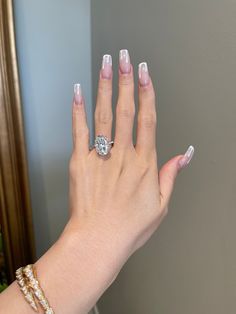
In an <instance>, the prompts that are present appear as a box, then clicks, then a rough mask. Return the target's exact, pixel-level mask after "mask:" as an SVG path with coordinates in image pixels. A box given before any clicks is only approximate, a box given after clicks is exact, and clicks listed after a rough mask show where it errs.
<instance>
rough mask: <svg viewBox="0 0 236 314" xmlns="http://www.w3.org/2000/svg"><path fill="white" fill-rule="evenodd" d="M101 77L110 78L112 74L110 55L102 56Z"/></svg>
mask: <svg viewBox="0 0 236 314" xmlns="http://www.w3.org/2000/svg"><path fill="white" fill-rule="evenodd" d="M101 75H102V78H105V79H110V78H111V76H112V57H111V55H104V56H103V58H102V71H101Z"/></svg>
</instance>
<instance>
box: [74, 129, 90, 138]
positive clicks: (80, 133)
mask: <svg viewBox="0 0 236 314" xmlns="http://www.w3.org/2000/svg"><path fill="white" fill-rule="evenodd" d="M73 135H74V137H75V138H87V137H88V136H89V129H88V127H75V128H74V129H73Z"/></svg>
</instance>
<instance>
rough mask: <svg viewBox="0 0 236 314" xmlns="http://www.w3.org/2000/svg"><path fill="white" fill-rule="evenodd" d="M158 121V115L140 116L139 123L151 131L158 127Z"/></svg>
mask: <svg viewBox="0 0 236 314" xmlns="http://www.w3.org/2000/svg"><path fill="white" fill-rule="evenodd" d="M156 120H157V119H156V115H154V114H149V115H140V116H139V118H138V123H140V124H141V125H142V126H143V127H145V128H147V129H151V128H154V127H155V126H156V123H157V121H156Z"/></svg>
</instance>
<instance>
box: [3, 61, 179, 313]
mask: <svg viewBox="0 0 236 314" xmlns="http://www.w3.org/2000/svg"><path fill="white" fill-rule="evenodd" d="M133 72H134V71H133V67H132V65H131V68H130V72H129V73H122V72H121V70H119V96H118V101H117V106H116V121H115V125H116V129H115V138H114V145H113V147H112V149H111V155H110V157H109V158H101V157H99V156H98V155H97V153H96V151H95V149H92V150H90V149H89V128H88V125H87V119H86V111H85V102H84V99H83V98H82V102H81V103H80V104H77V103H76V101H75V98H74V101H73V105H72V125H73V131H72V133H73V152H72V156H71V159H70V163H69V174H70V192H69V198H70V208H69V211H70V219H69V221H68V223H67V224H66V226H65V228H64V230H63V232H62V234H61V236H60V237H59V239H58V240H57V241H56V242H55V243H54V244H53V246H52V247H51V248H50V249H49V250H48V251H47V252H46V253H45V254H44V255H43V256H42V257H41V258H40V259H39V260H38V261H37V262H36V263H35V267H36V270H37V275H38V278H39V282H40V284H41V287H42V289H43V290H44V293H45V295H46V297H47V299H48V300H49V302H50V305H51V307H52V308H53V309H54V311H55V313H60V314H85V313H88V312H89V310H90V309H91V308H92V307H93V306H94V304H95V303H96V302H97V300H98V299H99V297H100V296H101V295H102V294H103V292H104V291H105V290H106V289H107V288H108V287H109V286H110V285H111V283H112V282H113V281H114V280H115V278H116V277H117V275H118V273H119V271H120V269H121V268H122V266H123V265H124V264H125V262H126V261H127V259H128V258H129V257H130V256H131V255H132V254H133V253H134V252H135V251H136V250H138V249H139V248H140V247H141V246H142V245H143V244H144V243H145V242H146V241H147V240H148V239H149V238H150V236H151V235H152V234H153V233H154V231H155V230H156V229H157V228H158V226H159V225H160V223H161V221H162V220H163V218H164V217H165V216H166V214H167V212H168V204H169V201H170V197H171V193H172V190H173V186H174V182H175V179H176V176H177V174H178V172H179V171H180V169H181V167H180V164H179V161H180V160H182V161H184V160H185V159H184V158H185V157H184V155H178V156H175V157H174V158H172V159H171V160H169V161H168V162H167V163H166V164H165V165H164V166H163V167H162V169H160V170H159V169H158V160H157V151H156V128H157V123H156V122H157V114H156V100H155V98H156V97H155V92H154V89H153V84H152V80H151V78H150V80H149V83H148V84H146V85H142V84H141V83H140V82H139V86H138V90H139V105H138V119H137V139H136V145H135V146H134V144H133V141H132V132H133V123H134V114H135V104H134V80H133ZM94 119H95V133H96V134H95V135H98V134H103V135H105V136H107V137H108V138H111V130H112V123H113V116H112V75H111V77H108V78H107V77H106V78H103V77H102V70H101V72H100V79H99V86H98V94H97V103H96V110H95V116H94ZM22 266H24V265H22ZM0 313H9V314H11V313H19V314H20V313H24V314H28V313H29V314H30V313H33V310H32V309H31V308H30V306H29V305H28V303H26V301H25V300H24V298H23V296H22V294H21V292H20V290H19V287H18V285H17V283H16V281H14V282H13V283H12V284H11V285H10V286H9V287H8V288H7V289H6V290H5V291H4V292H3V293H2V294H1V295H0Z"/></svg>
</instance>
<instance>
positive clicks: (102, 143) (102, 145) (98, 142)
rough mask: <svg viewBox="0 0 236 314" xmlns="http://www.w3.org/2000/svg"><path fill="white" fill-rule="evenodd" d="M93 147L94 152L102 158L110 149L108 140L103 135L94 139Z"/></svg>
mask: <svg viewBox="0 0 236 314" xmlns="http://www.w3.org/2000/svg"><path fill="white" fill-rule="evenodd" d="M94 146H95V149H96V152H97V153H98V154H99V155H102V156H105V155H107V154H108V153H109V150H110V147H111V145H110V144H109V141H108V139H107V138H106V137H105V136H103V135H98V136H97V137H96V139H95V143H94Z"/></svg>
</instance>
